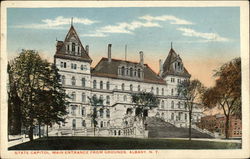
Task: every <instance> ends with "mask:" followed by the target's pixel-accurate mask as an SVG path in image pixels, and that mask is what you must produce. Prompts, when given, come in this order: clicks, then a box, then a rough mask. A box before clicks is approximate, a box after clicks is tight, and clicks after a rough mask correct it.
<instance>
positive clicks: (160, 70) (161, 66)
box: [159, 59, 163, 76]
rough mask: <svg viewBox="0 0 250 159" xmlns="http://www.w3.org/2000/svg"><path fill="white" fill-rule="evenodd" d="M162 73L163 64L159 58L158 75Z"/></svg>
mask: <svg viewBox="0 0 250 159" xmlns="http://www.w3.org/2000/svg"><path fill="white" fill-rule="evenodd" d="M162 73H163V65H162V61H161V59H160V60H159V75H160V76H161V75H162Z"/></svg>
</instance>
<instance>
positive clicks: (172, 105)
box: [171, 101, 174, 109]
mask: <svg viewBox="0 0 250 159" xmlns="http://www.w3.org/2000/svg"><path fill="white" fill-rule="evenodd" d="M171 108H172V109H174V101H172V102H171Z"/></svg>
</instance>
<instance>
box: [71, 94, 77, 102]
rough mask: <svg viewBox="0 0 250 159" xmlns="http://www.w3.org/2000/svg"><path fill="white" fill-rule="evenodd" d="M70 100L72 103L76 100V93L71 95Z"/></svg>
mask: <svg viewBox="0 0 250 159" xmlns="http://www.w3.org/2000/svg"><path fill="white" fill-rule="evenodd" d="M71 99H72V101H75V100H76V93H75V92H72V93H71Z"/></svg>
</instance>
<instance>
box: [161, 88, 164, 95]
mask: <svg viewBox="0 0 250 159" xmlns="http://www.w3.org/2000/svg"><path fill="white" fill-rule="evenodd" d="M161 95H163V96H164V88H162V89H161Z"/></svg>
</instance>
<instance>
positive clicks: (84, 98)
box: [82, 93, 86, 103]
mask: <svg viewBox="0 0 250 159" xmlns="http://www.w3.org/2000/svg"><path fill="white" fill-rule="evenodd" d="M82 102H83V103H85V102H86V95H85V93H82Z"/></svg>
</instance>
